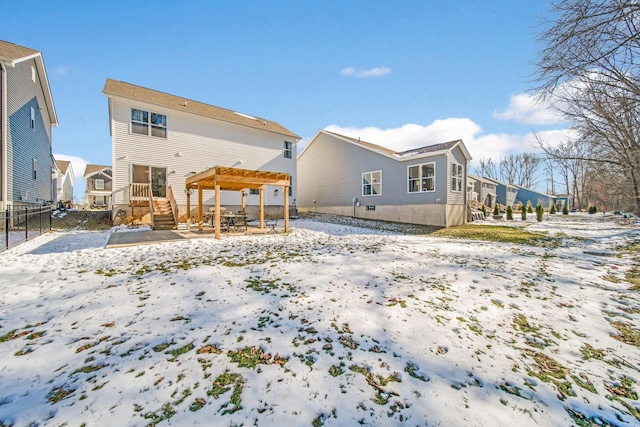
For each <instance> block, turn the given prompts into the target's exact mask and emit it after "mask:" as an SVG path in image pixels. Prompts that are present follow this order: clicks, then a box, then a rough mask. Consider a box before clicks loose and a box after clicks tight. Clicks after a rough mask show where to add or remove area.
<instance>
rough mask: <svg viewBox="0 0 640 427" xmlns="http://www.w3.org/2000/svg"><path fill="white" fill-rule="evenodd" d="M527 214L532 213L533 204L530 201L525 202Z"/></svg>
mask: <svg viewBox="0 0 640 427" xmlns="http://www.w3.org/2000/svg"><path fill="white" fill-rule="evenodd" d="M527 213H533V204H532V203H531V200H527Z"/></svg>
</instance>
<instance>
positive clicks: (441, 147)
mask: <svg viewBox="0 0 640 427" xmlns="http://www.w3.org/2000/svg"><path fill="white" fill-rule="evenodd" d="M321 134H326V135H330V136H333V137H336V138H338V139H342V140H343V141H346V142H349V143H352V144H355V145H358V146H360V147H362V148H365V149H367V150H370V151H374V152H377V153H379V154H382V155H384V156H387V157H391V158H393V159H395V160H398V161H405V160H410V159H413V158H421V157H427V156H430V155H437V154H442V153H444V152H446V151H450V150H452V149H453V148H455V147H456V146H458V147H460V149H461V151H462V153H463V154H464V156H465V157H466V158H467V160H471V156H470V155H469V152H468V151H467V148H466V147H465V146H464V143H463V142H462V140H461V139H458V140H455V141H449V142H444V143H441V144H434V145H428V146H425V147H420V148H414V149H411V150H407V151H394V150H391V149H389V148H385V147H382V146H380V145H377V144H373V143H371V142H366V141H362V140H361V139H360V138H358V139H355V138H352V137H349V136H346V135H340V134H338V133H335V132H330V131H328V130H324V129H321V130H319V131H318V132H316V134H315V135H314V136H313V138H311V140H310V141H309V143H308V144H307V145H306V146H305V148H304V149H303V150H302V153H300V156H302V155H303V154H304V152H305V151H306V149H307V147H309V146H310V145H311V144H312V143H313V142H314V141H315V140H316V139H317V138H318V137H319V136H320V135H321ZM300 156H298V157H300Z"/></svg>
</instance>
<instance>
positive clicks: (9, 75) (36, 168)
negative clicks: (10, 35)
mask: <svg viewBox="0 0 640 427" xmlns="http://www.w3.org/2000/svg"><path fill="white" fill-rule="evenodd" d="M57 125H58V117H57V116H56V110H55V107H54V105H53V97H52V95H51V89H50V87H49V80H48V78H47V72H46V69H45V66H44V60H43V58H42V53H41V52H39V51H37V50H34V49H30V48H27V47H23V46H18V45H16V44H13V43H9V42H6V41H2V40H0V209H2V210H4V209H5V208H6V207H7V206H9V205H11V206H14V207H15V206H29V205H41V204H43V203H45V202H46V201H51V200H54V199H55V197H56V195H55V192H53V191H54V190H55V189H54V187H53V185H52V181H53V179H54V178H55V174H56V169H55V166H54V160H53V155H52V149H51V127H52V126H57Z"/></svg>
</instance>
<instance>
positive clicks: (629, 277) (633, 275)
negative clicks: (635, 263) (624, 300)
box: [624, 267, 640, 291]
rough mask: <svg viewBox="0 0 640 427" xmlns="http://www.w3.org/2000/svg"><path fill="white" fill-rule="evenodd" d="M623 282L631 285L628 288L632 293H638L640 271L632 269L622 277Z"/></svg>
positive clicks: (639, 288)
mask: <svg viewBox="0 0 640 427" xmlns="http://www.w3.org/2000/svg"><path fill="white" fill-rule="evenodd" d="M624 280H626V281H627V282H629V283H631V287H630V288H629V289H630V290H632V291H640V270H638V269H637V268H635V267H634V268H632V269H631V270H629V271H627V273H626V274H625V275H624Z"/></svg>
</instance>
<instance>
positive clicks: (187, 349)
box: [164, 342, 195, 362]
mask: <svg viewBox="0 0 640 427" xmlns="http://www.w3.org/2000/svg"><path fill="white" fill-rule="evenodd" d="M194 347H195V346H194V345H193V342H190V343H189V344H186V345H184V346H182V347H180V348H176V349H174V350H169V351H165V352H164V354H168V355H171V356H173V357H172V358H171V359H169V360H170V361H171V362H174V361H175V360H176V359H177V358H178V356H180V355H182V354H185V353H188V352H190V351H191V350H193V349H194Z"/></svg>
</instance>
